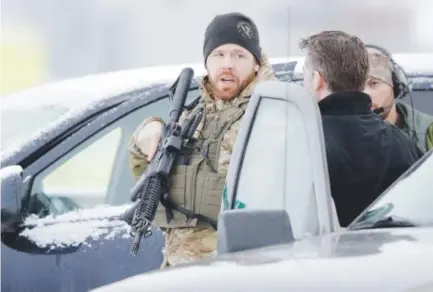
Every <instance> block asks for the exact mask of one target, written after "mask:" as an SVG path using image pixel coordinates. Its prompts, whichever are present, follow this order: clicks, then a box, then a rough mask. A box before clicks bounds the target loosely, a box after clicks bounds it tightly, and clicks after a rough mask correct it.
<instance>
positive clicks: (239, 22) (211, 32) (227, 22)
mask: <svg viewBox="0 0 433 292" xmlns="http://www.w3.org/2000/svg"><path fill="white" fill-rule="evenodd" d="M225 44H236V45H239V46H241V47H243V48H245V49H246V50H248V51H249V52H251V54H253V56H254V57H255V58H256V60H257V62H258V63H259V64H260V59H261V49H260V40H259V31H258V29H257V26H256V25H255V23H254V22H253V21H252V20H251V19H250V18H249V17H247V16H245V15H243V14H241V13H237V12H232V13H227V14H222V15H217V16H216V17H215V18H214V19H213V20H212V21H211V23H209V25H208V27H207V28H206V33H205V37H204V45H203V55H204V60H205V63H206V59H207V57H208V56H209V54H210V53H211V52H212V51H213V50H214V49H216V48H217V47H219V46H221V45H225Z"/></svg>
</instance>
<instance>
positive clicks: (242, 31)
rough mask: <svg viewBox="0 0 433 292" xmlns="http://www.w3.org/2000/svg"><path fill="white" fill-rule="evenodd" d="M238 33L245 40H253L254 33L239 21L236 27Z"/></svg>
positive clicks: (245, 23)
mask: <svg viewBox="0 0 433 292" xmlns="http://www.w3.org/2000/svg"><path fill="white" fill-rule="evenodd" d="M237 28H238V32H239V33H240V34H241V35H242V36H243V37H244V38H246V39H249V40H251V39H253V38H254V31H253V28H252V27H251V25H250V24H249V23H248V22H246V21H239V22H238V25H237Z"/></svg>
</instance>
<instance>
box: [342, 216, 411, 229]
mask: <svg viewBox="0 0 433 292" xmlns="http://www.w3.org/2000/svg"><path fill="white" fill-rule="evenodd" d="M417 226H418V225H417V224H415V223H413V222H412V221H410V220H409V219H406V218H400V217H396V216H388V217H385V218H382V219H379V220H376V221H374V222H371V221H370V222H359V223H356V224H355V225H353V226H351V227H349V229H350V230H360V229H374V228H398V227H417Z"/></svg>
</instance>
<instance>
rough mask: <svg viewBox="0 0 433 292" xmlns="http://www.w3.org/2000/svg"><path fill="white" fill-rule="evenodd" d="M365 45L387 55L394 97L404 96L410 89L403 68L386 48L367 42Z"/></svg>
mask: <svg viewBox="0 0 433 292" xmlns="http://www.w3.org/2000/svg"><path fill="white" fill-rule="evenodd" d="M365 47H366V48H372V49H376V50H378V51H379V52H381V53H382V54H383V55H385V56H386V57H388V59H389V62H390V67H391V71H392V72H391V73H392V83H393V87H394V97H395V98H396V99H401V98H403V97H404V96H406V94H408V93H409V91H410V90H409V82H408V79H407V75H406V73H405V72H404V70H403V68H401V67H400V65H398V64H397V63H396V62H395V61H394V59H393V58H392V56H391V53H390V52H388V51H387V50H386V49H384V48H382V47H380V46H377V45H370V44H367V45H365Z"/></svg>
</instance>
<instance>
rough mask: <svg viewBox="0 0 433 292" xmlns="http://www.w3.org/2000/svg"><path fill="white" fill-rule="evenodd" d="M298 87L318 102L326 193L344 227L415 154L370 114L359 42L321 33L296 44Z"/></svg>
mask: <svg viewBox="0 0 433 292" xmlns="http://www.w3.org/2000/svg"><path fill="white" fill-rule="evenodd" d="M300 47H301V49H303V50H307V56H306V59H305V64H304V86H305V88H306V89H307V90H308V91H309V92H311V94H312V95H313V96H314V97H315V98H316V99H317V101H318V103H319V109H320V112H321V114H322V121H323V130H324V137H325V143H326V154H327V161H328V170H329V178H330V184H331V193H332V197H333V198H334V202H335V206H336V209H337V214H338V219H339V221H340V224H341V226H343V227H346V226H347V225H348V224H349V223H351V222H352V221H353V220H354V219H355V218H356V217H357V216H358V215H359V214H360V213H361V212H362V211H363V210H364V209H365V208H366V207H367V206H368V205H369V204H370V203H372V202H373V200H375V199H376V198H377V197H378V196H379V195H380V194H381V193H382V192H383V191H384V190H385V189H386V188H387V187H388V186H390V185H391V184H392V183H393V182H394V181H395V180H396V179H397V178H398V177H399V176H400V175H401V174H403V173H404V172H405V171H406V170H407V169H408V168H409V167H410V166H411V165H412V164H413V163H415V162H416V161H417V160H418V159H419V158H420V157H421V156H422V153H421V151H420V150H419V149H418V148H417V147H416V145H415V143H414V142H413V141H412V140H410V139H409V138H408V137H406V136H405V135H404V134H403V133H402V132H401V131H400V130H398V129H397V128H396V127H394V126H392V125H390V124H388V123H386V122H384V121H383V120H382V119H381V118H380V117H379V116H377V115H376V114H374V113H373V112H372V111H371V107H372V103H371V99H370V97H369V96H368V95H367V94H366V93H364V92H362V91H363V90H364V86H365V83H366V81H367V74H368V70H369V65H368V55H367V51H366V49H365V47H364V44H363V43H362V41H361V40H360V39H359V38H358V37H356V36H352V35H349V34H347V33H345V32H342V31H324V32H321V33H318V34H315V35H312V36H310V37H308V38H306V39H304V40H302V41H301V45H300Z"/></svg>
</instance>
